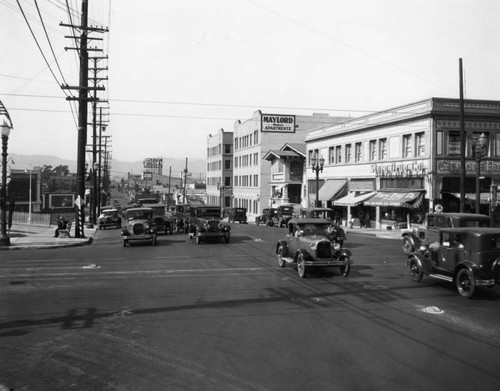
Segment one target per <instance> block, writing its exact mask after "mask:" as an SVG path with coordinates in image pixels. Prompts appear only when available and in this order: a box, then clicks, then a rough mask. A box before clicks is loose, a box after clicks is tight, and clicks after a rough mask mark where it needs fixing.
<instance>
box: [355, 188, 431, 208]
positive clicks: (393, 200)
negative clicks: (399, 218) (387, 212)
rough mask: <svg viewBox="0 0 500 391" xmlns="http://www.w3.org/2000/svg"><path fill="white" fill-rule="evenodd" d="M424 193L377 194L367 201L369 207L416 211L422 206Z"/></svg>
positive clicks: (380, 192)
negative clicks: (392, 207) (391, 207)
mask: <svg viewBox="0 0 500 391" xmlns="http://www.w3.org/2000/svg"><path fill="white" fill-rule="evenodd" d="M423 200H424V193H423V192H421V191H412V192H405V193H399V192H398V193H391V192H382V191H379V192H377V193H376V194H375V195H374V196H373V197H372V198H370V199H368V200H366V201H365V205H369V206H394V207H399V208H412V209H416V208H419V207H420V206H421V205H422V202H423Z"/></svg>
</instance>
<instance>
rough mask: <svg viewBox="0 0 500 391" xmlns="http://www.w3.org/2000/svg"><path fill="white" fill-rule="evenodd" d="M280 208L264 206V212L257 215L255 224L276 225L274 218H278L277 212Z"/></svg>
mask: <svg viewBox="0 0 500 391" xmlns="http://www.w3.org/2000/svg"><path fill="white" fill-rule="evenodd" d="M277 211H278V210H277V209H276V208H264V209H262V214H261V215H259V216H257V217H255V224H256V225H260V224H264V225H267V226H268V227H272V226H273V225H274V220H275V219H276V212H277Z"/></svg>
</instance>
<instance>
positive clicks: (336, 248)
mask: <svg viewBox="0 0 500 391" xmlns="http://www.w3.org/2000/svg"><path fill="white" fill-rule="evenodd" d="M332 247H333V249H334V250H335V251H340V248H341V247H340V243H337V242H335V243H333V244H332Z"/></svg>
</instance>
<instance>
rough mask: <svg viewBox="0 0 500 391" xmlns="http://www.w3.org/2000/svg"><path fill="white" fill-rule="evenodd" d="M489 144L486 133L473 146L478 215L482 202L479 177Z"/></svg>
mask: <svg viewBox="0 0 500 391" xmlns="http://www.w3.org/2000/svg"><path fill="white" fill-rule="evenodd" d="M487 143H488V138H487V137H486V135H485V134H484V133H482V134H481V136H479V138H478V139H477V142H476V144H474V145H473V146H472V152H473V156H474V159H476V213H479V207H480V201H481V189H480V183H479V177H480V176H481V159H482V158H483V157H485V156H486V152H487V151H486V145H487Z"/></svg>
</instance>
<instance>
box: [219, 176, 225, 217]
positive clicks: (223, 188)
mask: <svg viewBox="0 0 500 391" xmlns="http://www.w3.org/2000/svg"><path fill="white" fill-rule="evenodd" d="M217 189H218V190H219V200H220V207H221V211H222V208H223V207H224V203H223V196H224V190H225V189H226V186H224V185H222V186H221V184H220V183H219V182H217Z"/></svg>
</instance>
